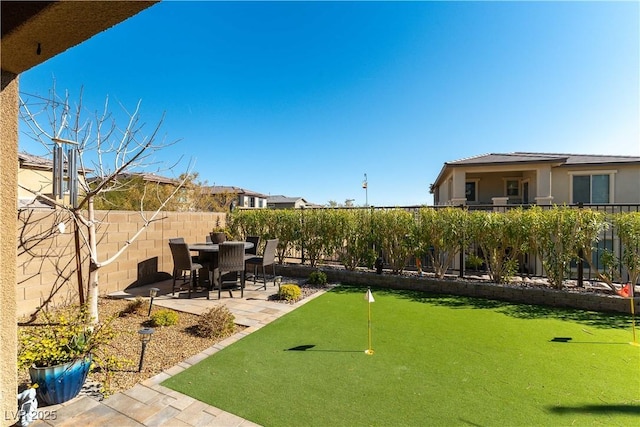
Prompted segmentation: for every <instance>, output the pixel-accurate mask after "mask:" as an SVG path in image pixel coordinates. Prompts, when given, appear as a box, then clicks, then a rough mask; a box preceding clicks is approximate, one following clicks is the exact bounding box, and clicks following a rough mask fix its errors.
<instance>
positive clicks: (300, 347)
mask: <svg viewBox="0 0 640 427" xmlns="http://www.w3.org/2000/svg"><path fill="white" fill-rule="evenodd" d="M315 346H316V345H315V344H303V345H297V346H295V347H291V348H287V349H285V350H284V351H324V352H327V353H362V350H318V349H316V350H313V348H314V347H315Z"/></svg>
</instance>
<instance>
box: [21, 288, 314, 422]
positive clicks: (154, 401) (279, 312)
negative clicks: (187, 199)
mask: <svg viewBox="0 0 640 427" xmlns="http://www.w3.org/2000/svg"><path fill="white" fill-rule="evenodd" d="M297 281H298V279H288V278H285V279H283V282H284V283H296V282H297ZM152 287H156V288H159V289H160V291H159V292H158V296H157V297H156V298H154V301H153V304H154V305H157V306H162V307H167V308H171V309H174V310H179V311H183V312H188V313H193V314H201V313H203V312H204V311H206V310H208V309H209V308H211V307H213V306H215V305H218V304H224V305H226V306H227V308H228V309H229V310H230V311H231V312H232V313H233V315H234V316H235V318H236V323H238V324H240V325H243V326H247V328H246V329H244V330H242V331H241V332H239V333H237V334H235V335H233V336H231V337H229V338H227V339H225V340H223V341H221V342H219V343H217V344H215V345H213V346H211V347H209V348H208V349H206V350H204V351H203V352H201V353H199V354H196V355H195V356H193V357H190V358H189V359H187V360H184V361H183V362H181V363H179V364H178V365H176V366H173V367H171V368H169V369H167V370H166V371H164V372H161V373H160V374H158V375H156V376H154V377H152V378H149V379H148V380H146V381H144V382H142V383H140V384H137V385H136V386H134V387H133V388H132V389H130V390H126V391H124V392H121V393H117V394H114V395H112V396H109V397H108V398H106V399H104V400H103V401H98V400H95V399H93V398H91V397H89V396H80V397H77V398H75V399H73V400H70V401H69V402H65V403H63V404H61V405H55V406H47V407H42V408H38V409H39V410H40V411H41V415H44V416H45V417H47V418H48V419H41V420H38V421H36V422H35V423H33V424H31V425H32V426H123V427H126V426H176V427H179V426H191V427H194V426H213V427H217V426H221V427H227V426H228V427H238V426H242V427H246V426H255V425H256V424H255V423H252V422H250V421H247V420H245V419H243V418H240V417H238V416H236V415H234V414H231V413H229V412H225V411H223V410H221V409H219V408H216V407H213V406H209V405H207V404H205V403H203V402H200V401H198V400H195V399H193V398H192V397H189V396H186V395H183V394H181V393H178V392H176V391H173V390H171V389H168V388H166V387H163V386H161V385H160V383H162V382H163V381H164V380H165V379H167V378H169V377H170V376H172V375H176V374H178V373H180V372H182V371H183V370H185V369H186V368H188V367H189V366H191V365H193V364H195V363H198V362H199V361H201V360H202V359H204V358H206V357H208V356H210V355H212V354H214V353H216V352H217V351H219V350H221V349H223V348H225V347H226V346H228V345H231V344H233V343H234V342H236V341H238V340H239V339H241V338H242V337H244V336H246V335H248V334H250V333H252V332H254V331H256V330H258V329H260V328H261V327H263V326H264V325H266V324H268V323H270V322H272V321H273V320H275V319H277V318H279V317H280V316H283V315H284V314H286V313H288V312H290V311H292V310H295V309H296V308H297V307H299V306H300V305H302V304H304V303H306V302H307V301H310V300H311V299H313V298H315V297H317V296H319V295H321V294H322V292H317V293H315V294H313V295H312V296H310V297H307V298H305V299H303V300H302V301H300V302H298V303H296V304H283V303H279V302H275V301H269V300H268V298H269V295H272V294H274V293H276V291H277V287H276V286H274V284H273V282H268V283H267V290H266V291H265V290H264V289H256V288H257V286H254V285H253V284H252V282H251V281H247V287H246V288H245V291H244V298H240V292H239V291H234V292H233V295H234V298H230V297H229V293H228V292H226V293H225V292H223V294H222V299H221V300H218V295H217V292H212V293H211V299H209V300H207V299H206V296H205V294H204V293H200V294H199V293H194V294H192V297H191V298H190V299H188V298H186V292H185V293H176V295H175V296H172V295H171V280H166V281H163V282H159V283H154V284H151V285H147V286H140V287H137V288H132V289H128V290H125V291H120V292H116V293H114V294H111V296H114V297H121V298H129V299H133V298H135V297H136V296H143V297H147V298H148V297H149V289H150V288H152Z"/></svg>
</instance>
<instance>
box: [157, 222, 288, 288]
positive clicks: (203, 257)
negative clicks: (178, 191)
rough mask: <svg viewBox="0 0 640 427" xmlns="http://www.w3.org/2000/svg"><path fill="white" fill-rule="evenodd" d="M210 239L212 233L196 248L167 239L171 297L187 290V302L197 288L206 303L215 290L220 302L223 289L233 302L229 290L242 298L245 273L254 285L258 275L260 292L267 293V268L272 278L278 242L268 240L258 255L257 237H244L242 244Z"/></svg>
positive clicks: (180, 238) (183, 241)
mask: <svg viewBox="0 0 640 427" xmlns="http://www.w3.org/2000/svg"><path fill="white" fill-rule="evenodd" d="M212 237H213V233H212V235H210V236H206V241H205V242H204V243H195V244H188V243H186V242H185V240H184V238H182V237H176V238H172V239H169V248H170V249H171V256H172V257H173V284H172V294H173V295H175V291H176V289H178V290H180V289H182V287H184V286H186V287H187V288H188V297H189V298H191V293H192V291H195V290H196V288H205V290H206V293H207V299H209V294H210V292H211V291H213V290H214V289H216V288H217V289H218V299H220V298H221V295H222V290H223V289H225V290H228V291H229V295H230V296H231V297H232V298H233V293H232V290H235V289H238V288H239V289H240V297H241V298H243V297H244V287H245V281H246V277H247V270H248V269H249V274H251V275H252V278H253V283H254V284H255V283H256V281H257V278H258V273H261V277H262V282H263V285H262V286H261V288H264V289H265V290H266V289H267V267H271V272H272V277H275V257H276V248H277V246H278V239H269V240H267V241H266V243H265V245H264V248H263V250H262V251H259V249H260V237H258V236H247V239H246V240H245V241H226V240H225V241H222V242H220V243H214V240H213V239H212ZM216 241H218V240H216ZM196 253H197V255H196ZM251 267H253V271H252V272H251ZM259 269H260V272H259V271H258V270H259Z"/></svg>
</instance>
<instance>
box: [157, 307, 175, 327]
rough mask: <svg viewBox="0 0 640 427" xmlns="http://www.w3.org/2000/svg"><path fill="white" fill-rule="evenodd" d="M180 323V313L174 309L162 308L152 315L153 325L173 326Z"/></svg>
mask: <svg viewBox="0 0 640 427" xmlns="http://www.w3.org/2000/svg"><path fill="white" fill-rule="evenodd" d="M176 323H178V313H176V312H175V311H173V310H167V309H162V310H158V311H156V312H155V313H153V314H152V315H151V324H152V325H153V326H171V325H175V324H176Z"/></svg>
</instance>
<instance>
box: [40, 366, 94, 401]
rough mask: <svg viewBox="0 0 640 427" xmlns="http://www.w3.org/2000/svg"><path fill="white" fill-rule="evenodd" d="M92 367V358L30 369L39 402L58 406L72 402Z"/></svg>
mask: <svg viewBox="0 0 640 427" xmlns="http://www.w3.org/2000/svg"><path fill="white" fill-rule="evenodd" d="M90 367H91V356H88V357H86V358H84V359H78V360H75V361H73V362H69V363H64V364H62V365H56V366H48V367H44V368H38V367H36V366H32V367H31V368H29V375H30V376H31V382H32V384H38V388H37V389H36V393H37V397H38V400H40V401H41V402H42V403H44V404H45V405H57V404H59V403H63V402H66V401H67V400H71V399H73V398H74V397H76V396H77V395H78V393H80V390H81V389H82V385H83V384H84V382H85V380H86V379H87V374H88V373H89V368H90Z"/></svg>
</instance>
